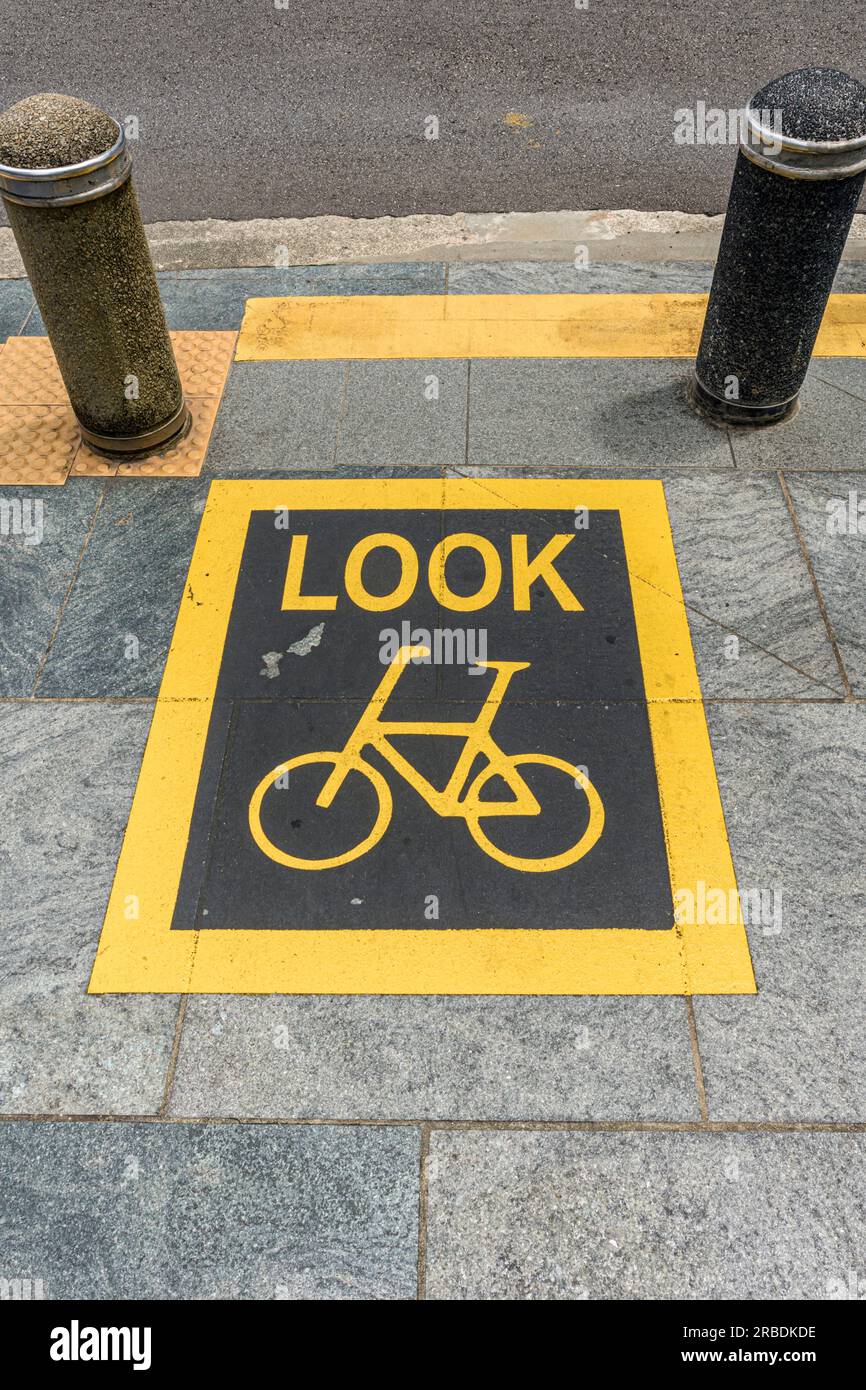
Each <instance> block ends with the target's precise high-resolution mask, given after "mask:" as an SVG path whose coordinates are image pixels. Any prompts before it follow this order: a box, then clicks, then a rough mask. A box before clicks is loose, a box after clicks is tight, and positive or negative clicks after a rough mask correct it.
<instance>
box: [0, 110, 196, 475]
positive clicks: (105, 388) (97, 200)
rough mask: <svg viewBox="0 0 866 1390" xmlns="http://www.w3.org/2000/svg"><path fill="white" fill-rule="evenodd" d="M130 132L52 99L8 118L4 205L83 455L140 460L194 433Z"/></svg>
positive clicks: (1, 120)
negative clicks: (134, 172)
mask: <svg viewBox="0 0 866 1390" xmlns="http://www.w3.org/2000/svg"><path fill="white" fill-rule="evenodd" d="M131 167H132V160H131V157H130V155H129V151H128V149H127V147H126V140H125V136H124V132H123V130H122V129H121V127H120V126H119V125H118V124H117V122H116V121H113V120H112V119H111V117H110V116H107V115H106V114H105V112H104V111H100V110H98V109H97V108H96V107H95V106H90V105H88V104H87V102H84V101H79V100H77V98H75V97H68V96H61V95H59V94H57V93H53V92H47V93H42V94H40V95H39V96H33V97H27V98H26V99H25V100H24V101H19V102H18V103H17V104H16V105H15V106H12V107H10V108H9V110H8V111H5V112H3V113H2V115H0V194H2V196H3V201H4V204H5V206H6V211H7V213H8V215H9V222H10V225H11V227H12V230H13V232H14V234H15V240H16V242H17V243H18V249H19V251H20V252H21V257H22V259H23V261H24V265H25V268H26V270H27V274H28V275H29V276H30V283H31V285H32V287H33V293H34V295H35V296H36V302H37V304H38V305H39V309H40V312H41V314H42V318H43V320H44V322H45V327H46V329H47V330H48V336H49V338H50V339H51V346H52V347H53V349H54V354H55V356H56V358H57V363H58V366H59V367H60V371H61V373H62V376H63V381H64V383H65V385H66V389H67V391H68V392H69V399H70V401H71V402H72V408H73V410H74V411H75V414H76V416H77V418H78V422H79V424H80V426H81V433H82V436H83V438H84V439H85V441H86V442H87V444H88V445H89V446H90V447H91V448H92V449H95V450H97V452H98V453H103V454H107V455H108V456H109V457H123V458H134V457H137V456H140V455H142V454H147V453H152V452H153V451H154V450H157V449H161V448H165V447H167V446H168V445H169V444H175V443H177V441H178V440H179V439H180V438H182V437H183V435H184V434H185V433H186V432H187V430H188V429H189V411H188V410H187V407H186V405H185V403H184V399H183V392H182V390H181V384H180V378H179V377H178V374H177V366H176V364H175V360H174V353H173V351H172V347H171V341H170V339H169V336H168V330H167V328H166V324H165V315H164V314H163V311H162V303H161V301H160V297H159V290H158V288H157V283H156V276H155V275H154V272H153V265H152V263H151V259H150V250H149V248H148V245H147V240H146V238H145V235H144V227H143V226H142V221H141V214H140V213H139V210H138V203H137V201H136V197H135V192H134V190H133V186H132V181H131V179H130V170H131Z"/></svg>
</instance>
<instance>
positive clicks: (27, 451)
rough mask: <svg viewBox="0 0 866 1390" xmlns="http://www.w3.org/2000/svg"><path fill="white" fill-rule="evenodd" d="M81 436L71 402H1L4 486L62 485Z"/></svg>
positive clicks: (0, 456) (0, 474)
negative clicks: (31, 403)
mask: <svg viewBox="0 0 866 1390" xmlns="http://www.w3.org/2000/svg"><path fill="white" fill-rule="evenodd" d="M79 438H80V436H79V433H78V424H77V422H76V419H75V416H74V415H73V414H72V411H71V410H70V408H69V406H68V405H0V485H3V486H13V487H18V486H20V485H23V484H31V485H38V486H41V487H59V486H60V485H61V484H62V483H65V482H66V479H67V476H68V474H69V470H70V467H71V465H72V460H73V458H74V457H75V451H76V449H77V448H78V442H79Z"/></svg>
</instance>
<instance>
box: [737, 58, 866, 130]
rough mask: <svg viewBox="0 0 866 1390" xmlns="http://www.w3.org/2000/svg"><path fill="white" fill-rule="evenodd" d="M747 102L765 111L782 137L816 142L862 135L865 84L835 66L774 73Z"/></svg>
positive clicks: (865, 117) (865, 126) (865, 116)
mask: <svg viewBox="0 0 866 1390" xmlns="http://www.w3.org/2000/svg"><path fill="white" fill-rule="evenodd" d="M749 106H750V108H751V109H752V111H755V112H769V113H770V124H771V126H772V127H773V128H774V129H775V130H777V131H778V132H779V133H780V134H781V135H782V137H783V138H784V137H785V136H788V137H790V138H791V139H794V140H808V141H810V142H812V141H816V142H820V143H824V142H828V141H847V140H857V139H864V138H866V87H864V85H863V83H862V82H858V81H857V79H856V77H850V76H849V75H848V73H846V72H840V71H838V69H836V68H797V69H795V71H794V72H786V73H784V74H783V75H782V76H781V77H774V78H773V80H772V82H768V83H767V85H766V87H762V88H761V90H760V91H759V92H757V93H756V94H755V96H753V97H752V100H751V101H750V102H749ZM774 113H775V115H774ZM765 123H766V122H762V124H765Z"/></svg>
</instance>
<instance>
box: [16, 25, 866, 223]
mask: <svg viewBox="0 0 866 1390" xmlns="http://www.w3.org/2000/svg"><path fill="white" fill-rule="evenodd" d="M861 18H862V15H861V9H860V6H859V5H858V4H857V3H856V0H836V2H835V3H834V4H833V5H824V6H816V5H814V4H810V3H808V0H776V3H775V4H773V5H770V4H769V3H768V0H761V3H760V4H758V5H757V6H753V7H752V8H751V9H750V11H749V15H748V23H747V24H744V18H743V10H742V6H741V5H740V4H738V3H737V0H719V3H717V4H715V5H713V6H712V8H711V9H708V7H707V6H706V5H705V4H702V3H701V0H683V3H680V4H678V5H675V6H664V5H662V6H659V5H651V4H649V3H648V0H642V3H640V4H636V3H633V0H589V3H588V4H587V5H586V6H585V7H584V6H581V7H577V6H576V5H575V4H574V3H573V0H560V3H556V4H548V5H537V6H528V5H526V4H524V3H521V2H520V0H503V2H502V3H500V4H497V5H496V6H490V5H485V4H480V3H474V4H469V5H462V6H459V7H455V6H454V5H453V4H452V3H449V0H427V3H425V4H424V6H423V7H421V8H418V7H417V6H406V5H405V4H403V3H401V0H379V3H376V4H373V3H367V2H365V3H361V0H355V3H353V4H351V5H345V4H342V3H338V0H315V3H306V4H303V5H297V4H286V5H283V4H282V3H280V4H279V5H277V4H275V3H273V0H235V3H234V4H232V5H222V6H201V7H196V6H186V7H185V8H184V11H183V20H182V26H181V24H180V23H179V21H178V15H177V9H176V6H174V5H173V4H171V3H170V0H154V3H150V4H148V5H140V4H138V3H136V2H135V0H115V3H114V4H112V5H110V6H106V5H105V4H104V3H102V2H101V0H78V3H77V4H75V5H74V6H71V5H54V6H51V7H46V10H45V13H44V14H41V15H40V22H39V25H38V26H35V25H34V23H33V11H32V7H31V6H29V5H27V4H25V3H24V0H10V3H9V4H7V5H6V7H5V10H4V41H5V44H6V48H7V51H8V53H9V54H15V55H19V57H18V60H17V61H15V62H12V61H9V62H7V63H5V64H4V65H3V69H2V73H0V108H2V107H5V106H6V105H8V104H9V103H11V102H12V101H16V100H19V99H20V98H21V97H24V96H27V95H29V94H30V93H32V92H35V91H40V90H42V91H46V90H47V91H66V90H69V87H70V82H71V80H72V79H71V78H70V73H74V75H75V76H74V82H73V86H74V91H73V95H76V96H85V97H86V98H87V99H88V100H91V101H95V102H97V103H98V104H101V105H102V106H104V107H105V108H106V109H107V110H109V111H110V112H111V113H112V115H114V116H116V117H117V118H122V119H126V118H127V117H130V116H134V117H135V118H136V119H137V121H138V141H137V144H136V147H135V149H136V164H137V170H138V172H137V182H138V186H139V191H140V194H141V200H142V205H143V209H144V213H145V216H146V219H147V220H148V221H163V220H166V219H189V218H210V217H225V218H251V217H274V216H287V217H308V216H312V215H316V214H321V213H342V214H347V215H350V216H355V217H374V216H377V215H382V214H389V215H394V216H399V215H403V214H407V213H415V212H455V211H464V212H471V211H498V210H503V209H508V210H516V211H521V210H524V211H525V210H529V211H534V210H538V209H550V210H554V209H558V208H650V209H655V208H659V207H661V208H672V209H682V210H684V211H694V212H705V213H714V212H719V211H721V210H722V209H723V208H724V205H725V200H726V197H727V190H728V186H729V183H730V176H731V167H732V163H733V156H732V151H731V148H730V146H727V145H721V146H719V145H708V144H692V145H689V144H678V143H677V142H676V141H675V139H674V126H675V112H676V111H677V110H679V109H681V108H692V109H694V108H695V107H696V104H697V102H698V101H703V102H704V103H705V105H706V106H707V107H710V108H712V107H721V108H723V109H725V110H727V109H729V108H737V107H741V106H742V105H743V104H744V103H745V102H746V101H747V100H748V99H749V97H751V96H752V95H753V94H754V93H755V92H757V91H758V90H759V88H761V87H762V86H763V85H764V84H765V83H766V82H767V81H768V79H769V78H771V77H773V76H775V75H777V74H779V73H782V72H785V71H787V70H789V69H791V68H797V67H803V66H806V65H809V64H819V65H829V66H833V67H841V68H847V69H849V70H850V71H851V72H853V73H854V75H855V76H861V75H862V70H863V68H864V66H866V47H864V37H863V27H862V23H861ZM181 34H182V37H181ZM227 73H230V74H231V100H230V101H227V100H226V76H227ZM431 116H433V117H436V118H437V120H438V123H439V124H438V139H435V140H434V139H429V138H427V133H428V132H430V130H431V127H430V125H429V120H428V118H429V117H431Z"/></svg>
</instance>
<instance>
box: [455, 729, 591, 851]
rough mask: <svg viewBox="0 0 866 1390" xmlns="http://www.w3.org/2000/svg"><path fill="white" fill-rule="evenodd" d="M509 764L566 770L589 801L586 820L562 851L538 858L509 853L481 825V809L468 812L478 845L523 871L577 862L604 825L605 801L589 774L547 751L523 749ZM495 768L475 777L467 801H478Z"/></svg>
mask: <svg viewBox="0 0 866 1390" xmlns="http://www.w3.org/2000/svg"><path fill="white" fill-rule="evenodd" d="M509 761H510V763H511V765H512V767H524V766H526V765H527V764H534V765H535V766H538V767H553V768H558V769H559V771H561V772H564V773H566V774H567V776H568V779H569V781H570V782H571V783H572V785H573V786H574V789H575V793H576V795H577V796H579V797H581V798H584V797H585V798H586V801H587V802H588V803H589V821H588V822H587V826H586V829H585V830H584V832H583V834H582V835H581V837H580V839H579V840H578V841H577V842H576V844H573V845H572V846H571V848H570V849H567V850H563V852H562V853H561V854H552V855H545V856H542V857H540V858H538V859H534V858H531V857H525V856H519V855H516V854H508V853H506V851H505V850H503V849H500V848H499V847H498V845H495V844H494V843H493V841H492V840H491V839H490V837H489V836H488V835H486V834H485V832H484V831H483V830H482V829H481V821H482V820H483V819H484V816H483V813H473V814H471V815H467V817H466V825H467V827H468V829H469V833H470V835H471V836H472V838H473V840H474V841H475V843H476V844H477V845H478V846H479V848H480V849H483V850H484V853H485V854H489V855H490V858H491V859H495V860H496V861H497V863H499V864H504V865H505V866H506V868H509V869H519V870H521V871H522V872H523V873H530V874H546V873H553V872H554V871H555V870H557V869H566V868H568V866H569V864H576V863H577V861H578V860H579V859H582V858H583V857H584V855H585V854H589V851H590V850H591V849H592V847H593V845H595V844H596V842H597V841H598V838H599V836H600V835H601V832H602V830H603V829H604V805H603V803H602V799H601V797H600V796H599V794H598V792H597V791H596V789H595V787H594V786H593V784H592V782H590V780H589V778H588V777H587V776H586V774H585V773H584V772H582V771H581V769H580V768H579V767H574V766H573V765H572V764H571V763H567V762H565V760H564V759H563V758H553V757H550V756H549V755H548V754H547V753H523V754H520V755H518V756H517V757H515V758H510V759H509ZM495 771H496V769H495V768H494V767H492V766H490V767H485V768H483V769H482V770H481V772H480V773H479V774H478V776H477V777H476V778H475V781H474V782H473V783H472V785H471V787H470V788H469V791H468V792H467V795H466V800H467V801H468V802H469V803H470V804H475V805H477V804H478V799H479V798H478V793H479V792H480V791H481V788H482V787H483V786H484V783H485V782H486V781H487V780H488V778H490V777H492V776H494V774H495ZM487 819H488V820H496V819H500V817H494V816H489V817H488V818H487ZM503 819H505V818H503Z"/></svg>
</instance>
